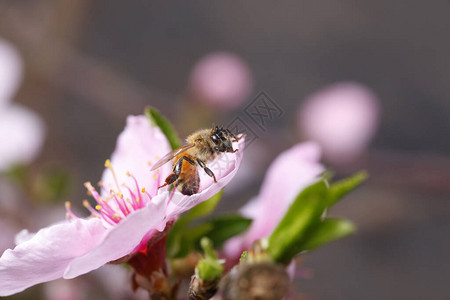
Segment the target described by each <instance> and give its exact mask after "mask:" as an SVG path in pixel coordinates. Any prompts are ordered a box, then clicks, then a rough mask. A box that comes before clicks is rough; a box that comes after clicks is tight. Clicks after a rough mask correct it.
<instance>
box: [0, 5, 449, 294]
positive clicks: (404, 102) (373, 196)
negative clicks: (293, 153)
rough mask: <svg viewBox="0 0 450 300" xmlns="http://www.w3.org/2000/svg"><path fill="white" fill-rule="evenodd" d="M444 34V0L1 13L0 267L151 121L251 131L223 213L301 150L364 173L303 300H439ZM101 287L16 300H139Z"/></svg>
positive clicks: (443, 283)
mask: <svg viewBox="0 0 450 300" xmlns="http://www.w3.org/2000/svg"><path fill="white" fill-rule="evenodd" d="M449 28H450V1H448V0H433V1H427V2H424V1H418V0H411V1H395V2H392V1H368V0H365V1H352V0H341V1H331V0H319V1H277V2H276V3H268V2H261V1H245V2H240V3H236V2H235V3H232V4H231V3H228V2H227V1H214V2H208V3H207V2H202V3H200V2H192V1H189V2H186V1H171V2H170V3H169V2H153V1H115V0H109V1H105V0H97V1H89V0H79V1H70V0H59V1H45V0H34V1H27V0H20V1H17V0H16V1H12V0H0V42H1V43H0V57H1V58H0V69H2V70H0V97H2V99H0V100H1V101H2V102H0V103H1V105H0V110H1V112H0V114H1V116H2V121H0V134H1V135H3V136H2V137H1V138H2V141H1V143H2V144H3V146H0V154H1V155H0V160H3V161H2V164H1V165H0V167H1V171H2V174H3V176H2V177H1V179H0V189H1V196H0V197H1V199H0V228H1V231H2V235H3V237H2V239H3V241H2V245H1V246H2V247H3V248H2V249H1V251H3V250H4V249H6V248H8V247H11V245H12V244H13V237H14V234H15V233H16V232H18V231H19V230H20V229H22V228H28V229H29V230H30V231H33V230H37V229H39V228H40V227H41V226H45V225H48V224H50V223H51V222H54V221H56V220H61V219H62V218H64V210H63V203H64V201H72V203H73V205H74V206H75V208H74V209H75V210H77V211H80V212H83V209H82V206H81V200H82V199H84V198H85V197H86V196H85V189H84V188H83V187H82V183H83V182H85V181H88V180H89V181H93V182H96V181H97V180H99V179H100V177H101V174H102V171H103V163H104V161H105V159H106V158H108V157H109V155H110V154H111V152H112V151H113V149H114V146H115V141H116V138H117V135H118V134H119V133H120V131H121V130H122V129H123V126H124V125H125V120H126V116H127V115H130V114H141V113H142V112H143V110H144V108H145V107H146V106H147V105H151V106H154V107H156V108H158V109H159V110H160V111H161V112H162V113H163V114H164V115H166V116H167V117H168V118H169V119H170V120H171V121H172V122H173V123H174V124H175V126H176V128H177V129H178V130H179V132H180V135H181V136H186V135H187V134H189V133H190V132H192V131H194V130H196V129H198V128H200V127H209V126H211V124H212V123H215V124H224V125H227V126H229V125H236V126H237V127H238V129H240V128H243V129H244V130H247V131H250V132H251V133H252V143H251V144H250V145H249V147H248V148H247V149H246V154H245V159H244V163H243V165H242V167H241V170H240V172H239V174H238V176H239V178H240V179H238V180H235V182H234V183H233V184H230V186H229V187H228V188H227V189H226V192H225V199H224V200H223V201H222V203H221V204H220V210H221V211H227V210H235V209H237V208H239V207H241V206H242V205H243V204H244V203H245V202H246V201H247V200H249V199H250V198H251V197H252V196H254V195H256V194H257V193H258V191H259V188H260V184H261V181H262V179H263V177H264V173H265V170H266V168H267V167H268V165H269V164H270V162H271V161H272V160H273V159H274V158H275V157H276V156H277V154H279V153H280V152H281V151H283V150H285V149H287V148H289V147H290V146H292V145H294V144H296V143H298V142H300V141H304V140H316V141H317V142H319V143H320V144H321V145H322V146H323V163H324V164H325V165H326V166H327V167H329V168H330V169H332V170H334V171H335V173H336V177H337V178H339V177H342V176H346V175H349V174H351V173H352V172H355V171H357V170H361V169H366V170H368V172H369V174H370V180H369V181H368V182H367V183H366V184H365V185H363V186H362V187H360V188H359V189H358V190H357V191H355V192H354V193H352V194H351V195H350V196H348V197H347V198H346V199H345V200H343V201H342V202H341V203H339V204H338V205H337V206H336V207H335V208H334V210H333V211H332V212H331V214H333V215H339V216H342V217H346V218H348V219H350V220H353V221H354V222H355V223H356V224H357V225H358V228H359V230H358V232H357V234H356V235H353V236H351V237H349V238H346V239H343V240H340V241H338V242H335V243H332V244H330V245H327V246H325V247H323V248H321V249H319V250H317V251H315V252H312V253H310V254H309V255H307V256H305V258H304V259H303V261H302V266H303V267H304V268H305V270H307V271H308V272H305V273H307V274H308V276H304V278H298V279H297V280H296V284H295V290H296V292H297V293H298V295H299V296H298V297H302V299H303V298H304V299H311V300H314V299H447V298H448V297H449V294H450V287H449V285H448V279H449V278H450V270H449V268H448V265H449V264H450V256H449V255H448V253H450V239H449V235H450V201H449V200H450V199H449V197H450V157H449V153H450V138H449V135H450V85H449V84H448V78H450V59H449V53H450V39H448V32H449ZM261 92H264V93H263V94H262V93H261ZM261 97H262V98H261ZM261 103H265V104H267V105H269V106H268V107H269V108H270V106H271V107H272V108H275V109H277V110H276V113H273V114H271V112H272V111H271V110H270V109H267V107H265V108H264V106H261ZM258 108H259V115H258V113H256V114H255V111H256V112H258ZM255 109H256V110H255ZM237 124H238V125H237ZM21 137H22V138H21ZM23 137H26V138H23ZM24 149H29V150H27V151H25V150H24ZM22 150H23V151H22ZM3 154H4V155H3ZM275 201H276V200H275ZM80 214H82V213H80ZM100 272H103V273H99V272H97V273H95V272H94V274H89V275H86V276H84V277H81V278H78V279H75V280H71V281H56V282H54V283H52V284H46V285H40V286H37V287H34V288H31V289H29V290H27V291H26V292H24V293H21V294H19V295H16V296H14V297H11V298H12V299H89V298H92V297H93V295H99V294H100V295H104V296H105V297H109V298H111V299H113V298H116V299H128V298H129V297H131V296H130V295H129V294H127V293H126V292H123V293H119V292H117V291H114V292H111V289H113V288H112V287H111V286H110V287H108V283H109V284H110V285H111V282H114V280H118V281H117V282H120V280H122V279H120V278H114V279H112V278H110V277H111V274H109V273H108V272H105V271H100ZM105 276H109V277H108V278H106V277H105ZM127 288H128V287H127ZM67 291H69V292H67ZM108 292H109V294H108ZM64 295H66V296H67V295H71V296H72V298H68V297H66V298H64V297H65V296H64Z"/></svg>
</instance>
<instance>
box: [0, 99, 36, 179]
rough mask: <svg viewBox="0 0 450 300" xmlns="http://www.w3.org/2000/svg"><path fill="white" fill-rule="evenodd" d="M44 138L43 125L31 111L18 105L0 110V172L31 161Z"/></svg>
mask: <svg viewBox="0 0 450 300" xmlns="http://www.w3.org/2000/svg"><path fill="white" fill-rule="evenodd" d="M44 136H45V126H44V123H43V122H42V119H41V118H40V117H39V116H38V115H37V114H36V113H34V112H33V111H31V110H29V109H28V108H26V107H24V106H22V105H18V104H14V105H10V106H7V107H4V108H3V109H0V138H1V140H2V143H1V145H0V171H4V170H6V169H8V168H9V167H11V166H12V165H14V164H27V163H30V162H31V161H33V160H34V159H35V158H36V156H37V155H38V154H39V152H40V150H41V148H42V145H43V142H44Z"/></svg>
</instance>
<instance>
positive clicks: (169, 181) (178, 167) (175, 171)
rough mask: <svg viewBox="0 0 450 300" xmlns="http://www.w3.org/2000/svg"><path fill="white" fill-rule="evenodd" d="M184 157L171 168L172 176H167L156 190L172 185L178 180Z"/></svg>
mask: <svg viewBox="0 0 450 300" xmlns="http://www.w3.org/2000/svg"><path fill="white" fill-rule="evenodd" d="M185 157H186V156H183V157H181V158H180V159H179V160H178V161H177V163H176V164H175V166H174V167H173V171H172V174H170V175H169V176H167V178H166V183H164V184H163V185H162V186H160V187H158V189H160V188H162V187H165V186H166V185H169V184H172V183H174V182H175V181H176V180H177V179H178V176H180V173H181V166H182V165H183V158H185Z"/></svg>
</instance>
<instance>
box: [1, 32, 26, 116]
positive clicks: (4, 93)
mask: <svg viewBox="0 0 450 300" xmlns="http://www.w3.org/2000/svg"><path fill="white" fill-rule="evenodd" d="M0 66H1V68H0V107H2V106H4V105H5V104H7V103H8V102H9V101H10V100H11V99H12V98H13V97H14V95H15V94H16V92H17V90H18V88H19V86H20V83H21V81H22V77H23V62H22V58H21V57H20V54H19V53H18V52H17V50H16V48H14V47H13V46H12V45H11V44H10V43H8V42H7V41H5V40H3V39H1V38H0Z"/></svg>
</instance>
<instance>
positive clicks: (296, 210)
mask: <svg viewBox="0 0 450 300" xmlns="http://www.w3.org/2000/svg"><path fill="white" fill-rule="evenodd" d="M326 195H327V185H326V183H325V181H324V180H321V181H318V182H316V183H314V184H312V185H310V186H308V187H307V188H305V189H304V190H303V191H302V192H300V194H299V195H298V196H297V197H296V199H295V200H294V202H293V203H292V204H291V206H290V207H289V209H288V211H287V213H286V214H285V215H284V217H283V219H282V220H281V222H280V223H279V224H278V226H277V227H276V228H275V230H274V231H273V233H272V234H271V235H270V236H269V239H268V242H269V244H268V248H267V251H268V253H269V255H270V256H271V257H272V259H273V260H274V261H276V262H280V263H288V262H289V261H290V260H291V259H292V257H293V256H294V255H295V254H296V253H292V251H293V248H294V246H295V245H296V244H299V243H301V242H302V239H304V238H305V236H306V235H307V233H308V230H310V229H311V228H312V227H313V226H314V225H316V224H318V223H319V222H320V218H321V215H322V214H323V212H324V210H325V208H326V201H324V200H325V197H326Z"/></svg>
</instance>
